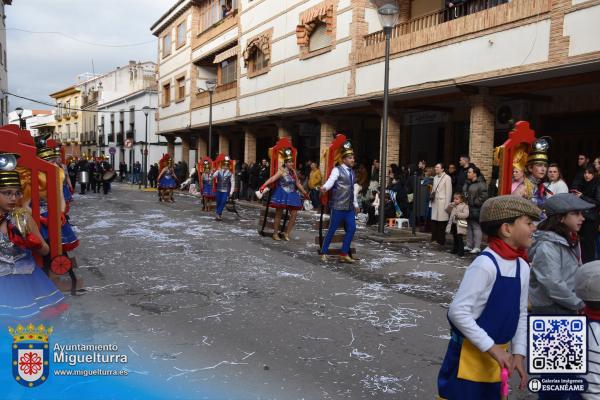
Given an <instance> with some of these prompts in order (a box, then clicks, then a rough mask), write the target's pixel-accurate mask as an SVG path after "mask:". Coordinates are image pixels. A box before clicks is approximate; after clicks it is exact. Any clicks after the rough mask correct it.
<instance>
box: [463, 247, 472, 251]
mask: <svg viewBox="0 0 600 400" xmlns="http://www.w3.org/2000/svg"><path fill="white" fill-rule="evenodd" d="M463 250H464V251H471V250H473V249H472V248H470V247H469V246H465V247H463Z"/></svg>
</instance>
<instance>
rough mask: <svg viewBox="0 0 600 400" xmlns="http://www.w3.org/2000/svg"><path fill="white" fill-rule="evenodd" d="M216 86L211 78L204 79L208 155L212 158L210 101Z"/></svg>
mask: <svg viewBox="0 0 600 400" xmlns="http://www.w3.org/2000/svg"><path fill="white" fill-rule="evenodd" d="M216 87H217V82H216V81H213V80H208V81H206V90H207V91H208V98H209V108H208V156H209V157H211V158H212V102H213V93H214V91H215V89H216Z"/></svg>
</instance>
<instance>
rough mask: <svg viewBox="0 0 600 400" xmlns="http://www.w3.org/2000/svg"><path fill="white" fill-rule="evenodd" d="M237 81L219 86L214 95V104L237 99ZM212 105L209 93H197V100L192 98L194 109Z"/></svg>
mask: <svg viewBox="0 0 600 400" xmlns="http://www.w3.org/2000/svg"><path fill="white" fill-rule="evenodd" d="M237 92H238V88H237V81H233V82H231V83H227V84H225V85H219V86H217V88H216V89H215V93H214V94H213V104H215V103H220V102H222V101H226V100H231V99H235V98H236V97H237ZM209 104H210V97H209V95H208V92H207V91H204V92H200V93H197V94H196V96H195V98H192V108H193V109H194V108H201V107H207V106H208V105H209Z"/></svg>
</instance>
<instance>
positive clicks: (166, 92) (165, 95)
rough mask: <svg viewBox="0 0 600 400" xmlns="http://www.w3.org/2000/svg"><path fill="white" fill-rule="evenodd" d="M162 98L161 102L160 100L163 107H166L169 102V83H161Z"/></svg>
mask: <svg viewBox="0 0 600 400" xmlns="http://www.w3.org/2000/svg"><path fill="white" fill-rule="evenodd" d="M162 98H163V102H162V105H163V107H167V106H168V105H169V104H170V103H171V84H170V83H167V84H165V85H163V90H162Z"/></svg>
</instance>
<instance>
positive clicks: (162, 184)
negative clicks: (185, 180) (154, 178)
mask: <svg viewBox="0 0 600 400" xmlns="http://www.w3.org/2000/svg"><path fill="white" fill-rule="evenodd" d="M158 187H159V188H160V189H175V188H176V187H177V181H176V180H175V176H174V173H173V170H171V169H168V170H166V171H165V173H164V174H163V175H162V176H161V177H160V180H159V181H158Z"/></svg>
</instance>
